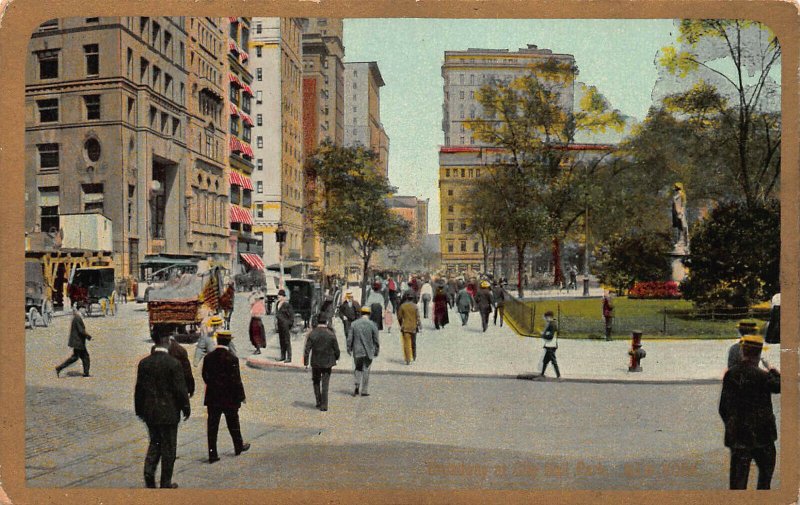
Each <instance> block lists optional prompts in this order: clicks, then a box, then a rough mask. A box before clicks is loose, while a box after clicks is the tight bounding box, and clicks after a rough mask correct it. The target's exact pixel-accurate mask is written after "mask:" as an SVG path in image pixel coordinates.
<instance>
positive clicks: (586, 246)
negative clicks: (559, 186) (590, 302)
mask: <svg viewBox="0 0 800 505" xmlns="http://www.w3.org/2000/svg"><path fill="white" fill-rule="evenodd" d="M583 197H584V203H585V205H586V209H585V212H584V214H583V224H584V230H583V238H584V240H583V243H584V250H583V296H589V193H588V192H586V193H584V194H583Z"/></svg>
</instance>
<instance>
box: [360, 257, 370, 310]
mask: <svg viewBox="0 0 800 505" xmlns="http://www.w3.org/2000/svg"><path fill="white" fill-rule="evenodd" d="M369 259H370V255H369V254H365V255H364V270H363V272H362V273H361V306H362V307H363V306H364V304H365V303H366V302H367V290H368V288H367V286H368V282H369V279H368V278H367V274H368V272H369Z"/></svg>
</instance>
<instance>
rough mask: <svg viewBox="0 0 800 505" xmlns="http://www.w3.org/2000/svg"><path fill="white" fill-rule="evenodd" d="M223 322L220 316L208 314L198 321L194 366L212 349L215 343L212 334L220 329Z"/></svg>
mask: <svg viewBox="0 0 800 505" xmlns="http://www.w3.org/2000/svg"><path fill="white" fill-rule="evenodd" d="M224 322H225V321H224V320H223V319H222V318H221V317H220V316H218V315H216V314H210V315H209V316H208V317H206V318H205V319H204V320H203V322H202V323H200V338H198V339H197V345H196V346H195V350H194V366H197V365H199V364H200V362H201V361H203V358H204V357H205V356H206V354H208V353H209V352H211V351H213V350H214V346H215V345H216V343H215V342H214V336H215V334H216V332H217V330H220V329H222V325H223V323H224Z"/></svg>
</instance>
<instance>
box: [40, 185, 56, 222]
mask: <svg viewBox="0 0 800 505" xmlns="http://www.w3.org/2000/svg"><path fill="white" fill-rule="evenodd" d="M59 203H60V202H59V199H58V187H55V186H54V187H47V188H39V214H40V216H41V217H40V221H39V225H40V227H41V228H40V230H42V231H44V232H51V231H56V230H58V229H59V220H58V205H59Z"/></svg>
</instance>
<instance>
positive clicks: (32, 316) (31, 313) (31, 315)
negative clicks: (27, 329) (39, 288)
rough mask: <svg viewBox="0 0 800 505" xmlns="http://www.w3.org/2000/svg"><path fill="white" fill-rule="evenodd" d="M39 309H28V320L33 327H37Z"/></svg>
mask: <svg viewBox="0 0 800 505" xmlns="http://www.w3.org/2000/svg"><path fill="white" fill-rule="evenodd" d="M40 317H41V316H40V314H39V310H37V309H36V307H31V308H30V310H28V320H29V321H30V323H31V329H33V328H36V321H37V320H38V319H39V318H40Z"/></svg>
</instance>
